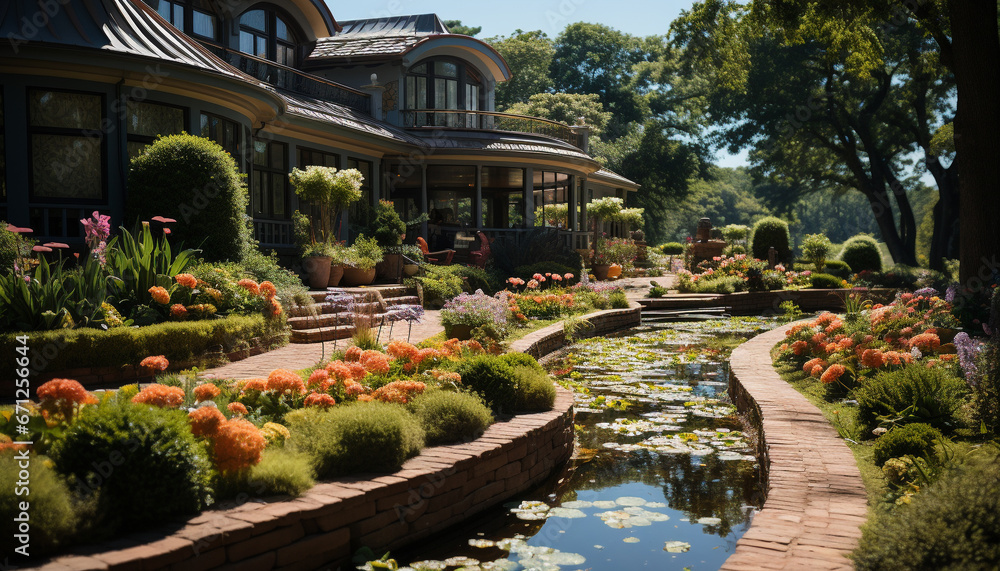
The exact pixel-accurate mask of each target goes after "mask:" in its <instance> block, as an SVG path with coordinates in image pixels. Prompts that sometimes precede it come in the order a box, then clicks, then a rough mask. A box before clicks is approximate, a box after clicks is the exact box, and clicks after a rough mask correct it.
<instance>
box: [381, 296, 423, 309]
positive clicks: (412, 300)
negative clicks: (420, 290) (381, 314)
mask: <svg viewBox="0 0 1000 571" xmlns="http://www.w3.org/2000/svg"><path fill="white" fill-rule="evenodd" d="M382 299H383V300H385V305H386V306H387V307H393V306H396V305H420V298H419V297H417V296H416V295H400V296H397V297H384V298H382Z"/></svg>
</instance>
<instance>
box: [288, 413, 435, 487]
mask: <svg viewBox="0 0 1000 571" xmlns="http://www.w3.org/2000/svg"><path fill="white" fill-rule="evenodd" d="M285 422H287V423H288V430H289V432H291V435H292V436H291V438H290V439H289V441H288V442H287V443H286V446H291V447H292V448H293V449H294V450H297V451H299V452H303V453H305V454H307V455H308V456H309V457H310V459H311V461H312V465H313V468H314V469H315V471H316V474H317V475H318V477H320V478H329V477H334V476H342V475H344V474H352V473H356V472H392V471H394V470H396V469H398V468H399V467H400V466H401V465H402V464H403V462H405V461H406V459H407V458H409V457H411V456H414V455H416V454H418V453H419V452H420V449H421V448H422V447H423V445H424V430H423V428H421V427H420V423H419V421H418V420H417V418H416V417H415V416H413V414H411V413H410V412H409V411H408V410H406V408H404V407H403V406H402V405H398V404H389V403H383V402H368V403H363V402H362V403H353V404H349V405H343V406H340V405H338V406H336V407H334V408H331V409H329V410H321V409H318V408H304V409H299V410H295V411H292V412H290V413H288V414H287V415H285Z"/></svg>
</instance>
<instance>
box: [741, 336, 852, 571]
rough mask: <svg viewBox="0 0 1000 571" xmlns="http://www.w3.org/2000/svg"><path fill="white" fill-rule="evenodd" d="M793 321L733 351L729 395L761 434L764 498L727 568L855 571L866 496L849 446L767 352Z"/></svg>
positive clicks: (760, 451)
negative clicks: (854, 557)
mask: <svg viewBox="0 0 1000 571" xmlns="http://www.w3.org/2000/svg"><path fill="white" fill-rule="evenodd" d="M789 327H791V324H789V325H786V326H784V327H780V328H778V329H775V330H773V331H769V332H767V333H763V334H761V335H758V336H756V337H754V338H753V339H751V340H749V341H747V342H746V343H744V344H742V345H740V346H739V347H737V348H736V349H735V350H734V351H733V354H732V357H730V371H731V374H730V380H729V393H730V396H731V397H732V399H733V402H735V403H736V405H737V407H738V408H739V409H740V411H743V412H748V413H749V415H750V418H751V422H753V423H754V424H755V425H756V427H757V429H758V430H759V433H760V438H759V442H758V446H759V448H760V450H759V453H760V458H761V463H762V466H763V467H764V468H765V470H766V471H767V474H768V491H767V500H766V501H765V502H764V507H763V508H762V509H761V511H760V512H759V513H757V514H756V515H755V516H754V518H753V522H752V523H751V525H750V529H749V530H747V532H746V533H745V534H743V537H741V538H740V540H739V541H738V542H737V543H736V550H735V552H734V553H733V555H732V556H730V557H729V559H727V560H726V562H725V564H724V565H723V566H722V569H723V570H724V571H758V570H760V569H803V570H805V569H808V570H814V569H815V570H826V569H853V565H852V564H851V562H850V560H849V559H847V555H848V554H849V553H850V552H851V551H852V550H853V549H854V548H855V547H856V546H857V543H858V539H859V538H860V537H861V530H860V526H861V525H862V524H863V523H864V522H865V515H866V513H867V496H866V494H865V487H864V483H863V482H862V480H861V473H860V472H859V471H858V467H857V464H856V463H855V461H854V455H853V453H852V452H851V450H850V448H848V447H847V445H846V444H845V443H844V441H843V440H841V439H840V437H839V436H838V435H837V431H836V430H835V429H834V428H833V426H831V425H830V423H829V422H827V420H826V418H825V417H824V416H823V413H822V412H820V410H819V409H818V408H816V407H815V406H813V404H812V403H810V402H809V401H808V400H806V398H805V397H804V396H802V395H801V394H800V393H799V392H798V391H796V390H795V389H794V388H792V386H791V385H789V384H788V383H787V382H785V381H784V380H783V379H782V378H781V377H779V376H778V373H777V372H776V371H775V370H774V366H773V365H772V363H771V348H772V347H773V346H774V345H775V344H776V343H778V342H779V341H781V340H782V339H784V338H785V331H786V330H787V329H788V328H789Z"/></svg>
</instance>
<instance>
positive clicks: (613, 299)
mask: <svg viewBox="0 0 1000 571" xmlns="http://www.w3.org/2000/svg"><path fill="white" fill-rule="evenodd" d="M608 303H609V304H610V305H611V309H628V296H626V295H625V292H624V291H622V290H620V289H616V290H615V291H613V292H611V293H609V294H608Z"/></svg>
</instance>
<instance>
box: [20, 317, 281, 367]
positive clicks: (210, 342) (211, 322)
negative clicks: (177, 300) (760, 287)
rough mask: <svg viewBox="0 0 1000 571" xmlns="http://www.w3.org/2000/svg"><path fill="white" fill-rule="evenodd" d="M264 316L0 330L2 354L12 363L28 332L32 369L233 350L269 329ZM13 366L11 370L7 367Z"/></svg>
mask: <svg viewBox="0 0 1000 571" xmlns="http://www.w3.org/2000/svg"><path fill="white" fill-rule="evenodd" d="M273 327H274V326H273V325H271V324H269V323H268V322H267V320H266V319H265V318H264V317H263V316H262V315H234V316H230V317H225V318H222V319H206V320H202V321H173V322H168V323H159V324H156V325H148V326H146V327H138V328H132V327H115V328H112V329H108V330H103V329H58V330H54V331H37V332H32V333H5V334H3V335H0V355H3V356H4V358H5V359H7V362H13V360H14V356H15V349H16V348H17V347H18V346H19V344H18V343H17V340H16V337H17V336H18V335H28V336H29V337H30V346H31V358H32V361H31V367H32V368H33V370H34V371H35V373H45V372H56V371H62V370H66V369H79V368H86V367H118V366H122V365H138V364H139V361H141V360H142V359H144V358H145V357H148V356H149V355H164V356H165V357H166V358H167V359H169V360H170V361H171V362H173V361H189V360H192V359H195V358H198V357H200V356H201V355H204V354H205V353H206V352H208V350H209V349H213V348H217V347H219V346H221V347H222V348H223V351H233V350H235V349H237V348H239V347H240V346H243V345H244V344H245V343H246V342H248V341H250V340H251V339H253V338H254V337H264V336H267V335H270V334H273V333H274V331H273ZM10 371H13V369H10Z"/></svg>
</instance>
